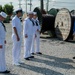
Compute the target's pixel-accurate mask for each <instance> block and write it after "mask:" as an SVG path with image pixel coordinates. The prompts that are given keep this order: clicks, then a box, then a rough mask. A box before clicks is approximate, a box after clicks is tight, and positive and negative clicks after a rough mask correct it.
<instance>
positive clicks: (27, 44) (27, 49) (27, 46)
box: [24, 35, 33, 58]
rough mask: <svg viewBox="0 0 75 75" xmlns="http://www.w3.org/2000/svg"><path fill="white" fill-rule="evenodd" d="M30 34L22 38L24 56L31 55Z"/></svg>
mask: <svg viewBox="0 0 75 75" xmlns="http://www.w3.org/2000/svg"><path fill="white" fill-rule="evenodd" d="M32 38H33V36H32V35H29V36H28V38H24V58H28V57H30V56H31V53H30V51H31V45H32Z"/></svg>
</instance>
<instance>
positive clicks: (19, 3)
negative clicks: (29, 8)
mask: <svg viewBox="0 0 75 75" xmlns="http://www.w3.org/2000/svg"><path fill="white" fill-rule="evenodd" d="M18 1H19V8H21V5H22V4H21V0H18Z"/></svg>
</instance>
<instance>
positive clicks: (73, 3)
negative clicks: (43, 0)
mask: <svg viewBox="0 0 75 75" xmlns="http://www.w3.org/2000/svg"><path fill="white" fill-rule="evenodd" d="M49 2H54V3H66V4H75V2H63V1H49Z"/></svg>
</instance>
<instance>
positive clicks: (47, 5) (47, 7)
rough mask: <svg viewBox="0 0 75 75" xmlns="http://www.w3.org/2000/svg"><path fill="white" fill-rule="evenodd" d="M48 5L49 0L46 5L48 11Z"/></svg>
mask: <svg viewBox="0 0 75 75" xmlns="http://www.w3.org/2000/svg"><path fill="white" fill-rule="evenodd" d="M48 6H49V0H47V5H46V9H47V11H48Z"/></svg>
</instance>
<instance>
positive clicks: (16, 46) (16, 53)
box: [12, 16, 22, 64]
mask: <svg viewBox="0 0 75 75" xmlns="http://www.w3.org/2000/svg"><path fill="white" fill-rule="evenodd" d="M13 27H16V29H17V33H18V36H19V38H20V41H17V38H16V34H15V32H14V30H13ZM21 32H22V25H21V21H20V18H18V17H17V16H15V17H14V18H13V19H12V40H13V52H12V53H13V64H16V63H19V62H20V52H21V41H22V38H21V36H22V35H21Z"/></svg>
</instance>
